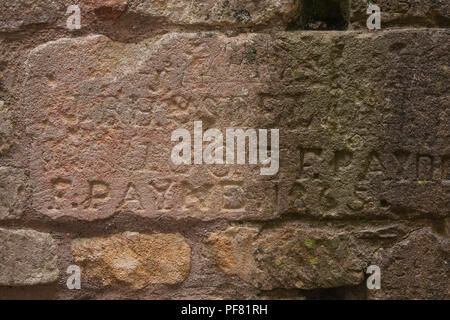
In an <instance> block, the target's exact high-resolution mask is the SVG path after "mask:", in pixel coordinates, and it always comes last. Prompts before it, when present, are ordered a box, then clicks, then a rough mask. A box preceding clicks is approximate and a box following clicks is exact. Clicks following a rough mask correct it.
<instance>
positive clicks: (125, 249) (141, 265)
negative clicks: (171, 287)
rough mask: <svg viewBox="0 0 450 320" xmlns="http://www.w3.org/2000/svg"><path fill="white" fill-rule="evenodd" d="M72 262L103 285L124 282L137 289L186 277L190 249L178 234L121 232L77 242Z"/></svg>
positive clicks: (179, 281) (172, 282) (173, 282)
mask: <svg viewBox="0 0 450 320" xmlns="http://www.w3.org/2000/svg"><path fill="white" fill-rule="evenodd" d="M72 253H73V256H74V258H75V262H76V263H77V264H78V265H79V266H80V268H81V269H82V272H83V275H84V276H86V277H88V278H92V279H96V280H99V281H101V282H102V284H103V285H111V284H120V283H125V284H127V285H130V286H132V287H133V288H136V289H140V288H143V287H145V286H148V285H150V284H158V283H163V284H176V283H181V282H183V281H184V280H185V279H186V278H187V277H188V275H189V270H190V255H191V249H190V247H189V245H188V244H187V243H186V241H185V239H184V237H183V236H181V235H180V234H152V235H147V234H140V233H137V232H124V233H121V234H117V235H113V236H110V237H106V238H91V239H76V240H74V241H73V243H72Z"/></svg>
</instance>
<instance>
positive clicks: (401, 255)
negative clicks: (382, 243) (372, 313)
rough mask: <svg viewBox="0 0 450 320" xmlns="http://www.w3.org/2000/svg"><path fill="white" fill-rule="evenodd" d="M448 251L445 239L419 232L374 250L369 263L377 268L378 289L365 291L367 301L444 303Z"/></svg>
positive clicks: (448, 274) (449, 293)
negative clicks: (420, 300) (379, 276)
mask: <svg viewBox="0 0 450 320" xmlns="http://www.w3.org/2000/svg"><path fill="white" fill-rule="evenodd" d="M449 248H450V243H449V240H448V238H442V237H439V236H436V235H435V234H433V233H432V232H431V231H430V230H428V229H421V230H418V231H414V232H412V233H411V234H409V235H408V236H407V237H406V238H405V239H404V240H403V241H401V242H399V243H396V244H395V245H394V246H393V247H391V248H388V249H385V250H380V251H377V254H376V255H375V257H374V258H373V260H372V262H371V264H374V265H378V266H379V267H380V269H381V289H380V290H368V298H369V299H445V300H448V299H449V298H450V291H449V286H448V284H449V281H450V279H449V277H450V266H449V262H450V261H449V258H450V252H449Z"/></svg>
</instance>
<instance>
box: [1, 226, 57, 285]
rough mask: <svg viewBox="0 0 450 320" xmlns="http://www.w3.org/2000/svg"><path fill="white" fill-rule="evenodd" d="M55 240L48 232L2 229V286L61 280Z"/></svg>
mask: <svg viewBox="0 0 450 320" xmlns="http://www.w3.org/2000/svg"><path fill="white" fill-rule="evenodd" d="M57 260H58V258H57V255H56V243H55V241H54V240H53V238H52V236H51V235H50V234H48V233H41V232H37V231H34V230H7V229H0V285H4V286H23V285H37V284H44V283H51V282H54V281H56V280H57V279H58V275H59V270H58V266H57Z"/></svg>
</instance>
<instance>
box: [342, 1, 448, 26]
mask: <svg viewBox="0 0 450 320" xmlns="http://www.w3.org/2000/svg"><path fill="white" fill-rule="evenodd" d="M371 2H372V3H373V4H377V5H378V6H379V7H380V9H381V28H392V27H449V26H450V3H449V2H448V1H447V0H405V1H398V0H377V1H371ZM367 3H368V2H367V1H366V0H352V1H351V4H350V24H351V26H352V27H353V28H362V29H367V26H366V21H367V18H368V17H369V15H368V14H367V6H368V4H367Z"/></svg>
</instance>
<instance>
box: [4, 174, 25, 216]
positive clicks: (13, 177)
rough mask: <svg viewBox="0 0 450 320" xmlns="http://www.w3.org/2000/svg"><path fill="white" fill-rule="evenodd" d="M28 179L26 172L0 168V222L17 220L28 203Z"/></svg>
mask: <svg viewBox="0 0 450 320" xmlns="http://www.w3.org/2000/svg"><path fill="white" fill-rule="evenodd" d="M27 188H28V178H27V177H26V175H25V172H24V170H22V169H16V168H10V167H0V220H8V219H17V218H19V217H20V216H22V214H23V210H24V208H25V205H26V202H27Z"/></svg>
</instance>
